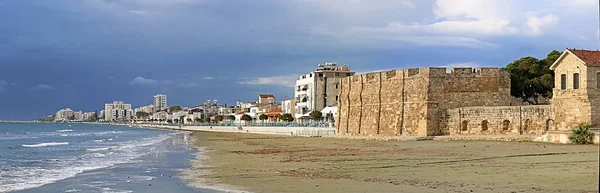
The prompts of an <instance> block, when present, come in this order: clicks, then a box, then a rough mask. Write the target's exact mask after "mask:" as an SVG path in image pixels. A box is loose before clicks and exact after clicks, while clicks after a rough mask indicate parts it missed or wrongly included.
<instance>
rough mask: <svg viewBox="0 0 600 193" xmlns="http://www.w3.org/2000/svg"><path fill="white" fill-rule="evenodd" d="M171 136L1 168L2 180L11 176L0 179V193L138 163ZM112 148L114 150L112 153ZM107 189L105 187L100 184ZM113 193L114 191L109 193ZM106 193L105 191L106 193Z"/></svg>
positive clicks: (53, 143) (46, 144)
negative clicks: (53, 160) (41, 162)
mask: <svg viewBox="0 0 600 193" xmlns="http://www.w3.org/2000/svg"><path fill="white" fill-rule="evenodd" d="M170 137H171V135H160V136H157V137H155V138H151V139H145V140H134V141H129V142H125V143H122V144H121V145H120V146H115V147H100V148H90V149H87V151H91V152H90V153H86V154H83V155H81V156H77V157H71V158H64V159H61V161H60V162H52V163H48V164H47V165H45V166H43V167H42V166H40V167H38V166H32V167H18V166H11V165H0V171H2V176H11V177H10V178H9V177H7V178H4V177H3V178H0V192H10V191H16V190H24V189H29V188H35V187H39V186H42V185H45V184H49V183H54V182H56V181H58V180H62V179H66V178H70V177H74V176H75V175H77V174H79V173H82V172H84V171H89V170H95V169H100V168H105V167H110V166H113V165H115V164H121V163H132V162H135V161H138V160H135V159H136V158H139V157H140V156H142V155H146V154H148V153H150V151H148V150H147V148H144V147H145V146H149V145H153V144H157V143H160V142H162V141H164V140H166V139H168V138H170ZM67 144H68V142H61V143H57V142H52V143H40V144H34V145H23V147H43V146H49V145H67ZM111 148H113V149H111ZM107 150H108V151H110V152H107V153H97V152H94V151H107ZM103 185H106V184H103ZM110 191H115V190H110ZM117 191H118V192H128V191H127V190H125V191H122V190H116V191H115V192H117ZM107 192H108V191H107Z"/></svg>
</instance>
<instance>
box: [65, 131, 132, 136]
mask: <svg viewBox="0 0 600 193" xmlns="http://www.w3.org/2000/svg"><path fill="white" fill-rule="evenodd" d="M121 133H123V132H121V131H103V132H88V133H69V134H67V136H71V137H80V136H99V135H111V134H121ZM61 136H62V135H61Z"/></svg>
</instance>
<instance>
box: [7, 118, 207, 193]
mask: <svg viewBox="0 0 600 193" xmlns="http://www.w3.org/2000/svg"><path fill="white" fill-rule="evenodd" d="M196 153H197V152H196V150H194V149H193V147H192V146H191V144H190V140H189V139H188V137H187V134H186V133H185V132H182V131H171V130H157V129H147V128H135V127H126V126H111V125H99V124H98V125H92V124H70V125H69V124H23V123H0V192H203V193H204V192H215V191H211V190H208V189H196V188H191V187H188V186H187V185H186V184H185V183H184V182H183V181H182V180H181V179H179V178H177V177H176V175H177V172H178V170H180V169H184V168H187V167H190V165H189V161H190V160H192V159H195V154H196Z"/></svg>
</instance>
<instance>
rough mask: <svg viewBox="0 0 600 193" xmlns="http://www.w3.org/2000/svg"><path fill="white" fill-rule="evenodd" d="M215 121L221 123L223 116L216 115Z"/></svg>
mask: <svg viewBox="0 0 600 193" xmlns="http://www.w3.org/2000/svg"><path fill="white" fill-rule="evenodd" d="M215 119H216V120H217V122H221V121H223V115H217V116H216V117H215Z"/></svg>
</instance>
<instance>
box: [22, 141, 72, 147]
mask: <svg viewBox="0 0 600 193" xmlns="http://www.w3.org/2000/svg"><path fill="white" fill-rule="evenodd" d="M56 145H69V142H50V143H38V144H33V145H27V144H23V145H22V146H23V147H46V146H56Z"/></svg>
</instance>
